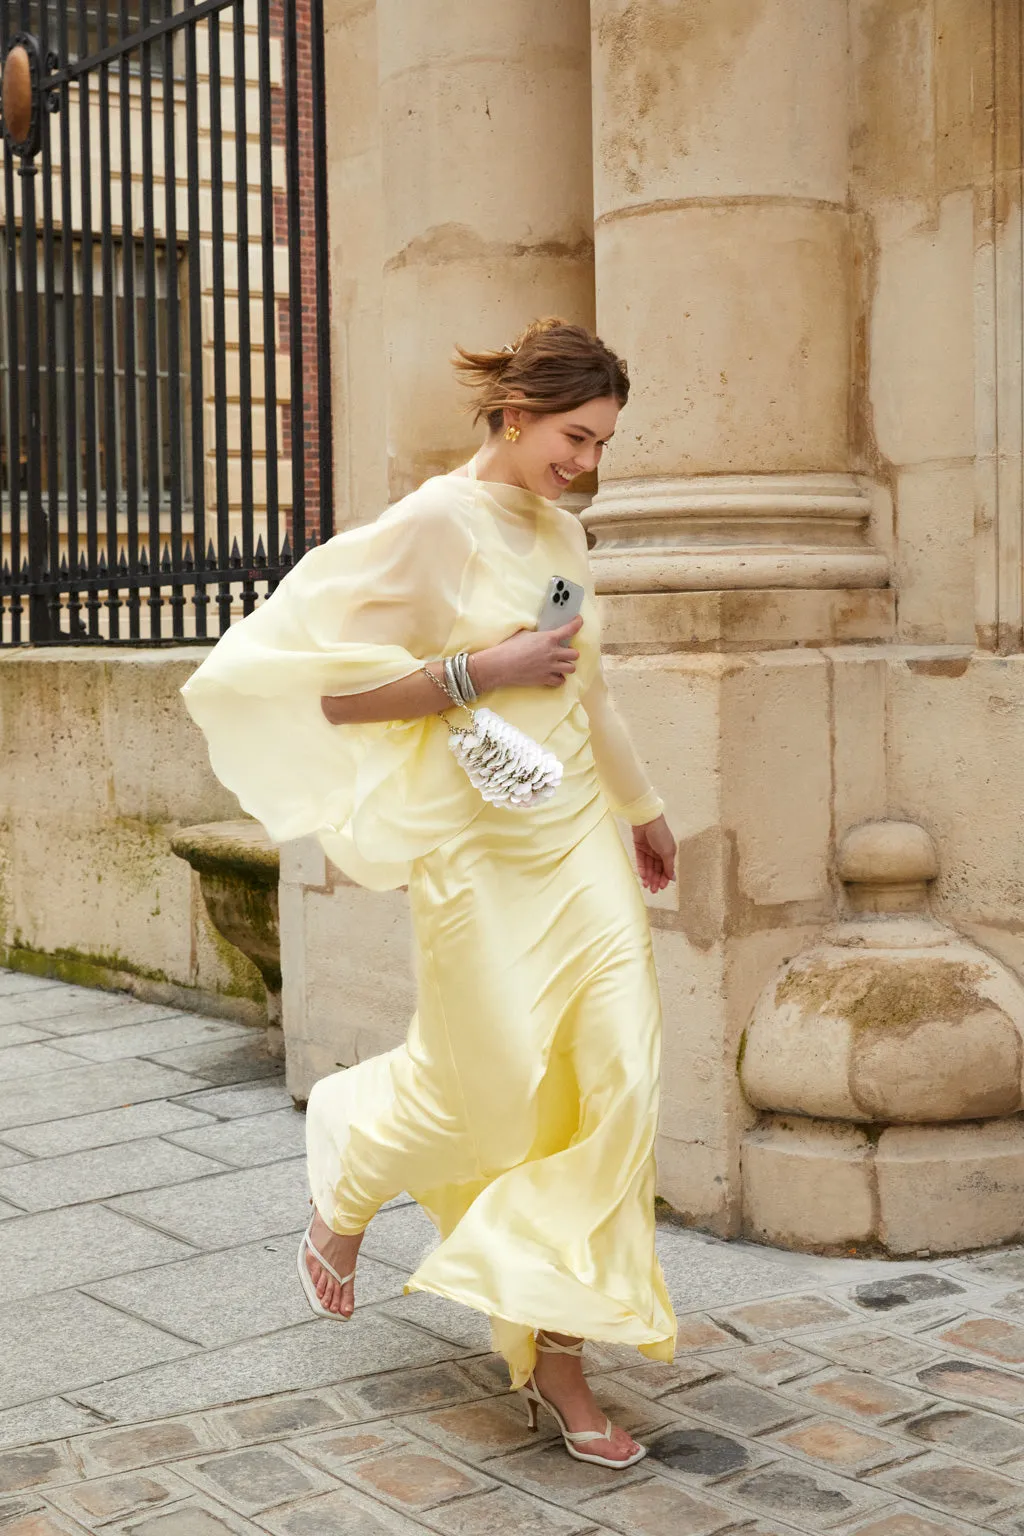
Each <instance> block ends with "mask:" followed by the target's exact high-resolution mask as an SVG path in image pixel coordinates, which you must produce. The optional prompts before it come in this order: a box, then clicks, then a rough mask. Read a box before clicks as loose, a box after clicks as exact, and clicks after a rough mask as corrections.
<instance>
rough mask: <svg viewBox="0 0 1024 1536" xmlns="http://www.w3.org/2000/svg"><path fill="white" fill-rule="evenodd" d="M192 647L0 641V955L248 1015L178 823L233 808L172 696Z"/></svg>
mask: <svg viewBox="0 0 1024 1536" xmlns="http://www.w3.org/2000/svg"><path fill="white" fill-rule="evenodd" d="M204 654H205V651H204V650H202V649H200V648H198V647H197V648H189V649H182V650H176V651H137V650H136V651H133V650H128V649H116V648H111V649H110V650H105V651H103V652H102V653H101V652H97V651H85V650H75V649H54V650H38V651H32V650H25V651H18V652H14V653H10V652H8V653H6V654H0V965H8V966H12V967H14V968H15V969H18V970H28V971H33V972H35V973H36V974H38V975H47V976H58V977H60V978H61V979H63V980H68V981H77V982H81V983H82V984H84V985H86V986H99V987H123V988H126V989H127V990H128V991H131V992H133V993H135V994H136V996H138V997H142V998H147V999H153V1000H156V1001H161V1002H172V1003H176V1004H180V1005H181V1006H183V1007H191V1008H196V1009H198V1010H199V1011H200V1012H206V1013H216V1014H223V1015H225V1016H229V1017H233V1018H239V1019H243V1020H246V1021H251V1022H253V1023H261V1022H263V1021H264V1020H265V1016H266V1002H265V998H266V994H265V991H264V987H263V982H262V980H261V978H260V975H259V972H258V971H257V970H256V969H255V967H254V966H252V965H251V964H250V962H249V961H248V960H246V959H245V958H244V957H243V956H242V955H241V954H239V952H238V951H237V950H235V949H233V948H232V947H231V946H230V945H228V944H226V943H225V942H224V940H223V939H222V938H221V937H220V935H219V934H218V933H217V932H216V931H215V929H214V928H213V927H212V925H211V924H210V922H209V919H208V918H207V916H206V910H205V907H204V905H203V901H202V897H201V896H200V894H199V885H198V880H199V877H198V875H195V874H194V873H193V871H192V870H191V869H190V868H189V866H188V865H187V864H185V863H183V862H182V860H181V859H179V858H176V857H175V856H174V854H172V852H171V850H170V846H169V838H170V836H171V834H172V833H173V832H174V831H176V830H177V828H178V827H181V826H188V825H192V824H194V823H197V822H208V821H216V820H220V819H224V818H231V817H237V816H238V814H239V811H238V803H237V801H236V800H235V798H234V796H233V795H231V794H229V793H228V791H227V790H225V789H223V788H222V787H221V786H220V785H219V784H218V783H217V781H216V780H215V779H214V777H213V775H212V773H211V772H210V768H209V764H208V761H207V755H206V746H205V743H204V742H203V739H202V737H201V736H200V734H199V731H198V730H197V729H196V727H195V726H194V725H193V724H192V721H191V720H190V719H189V717H188V715H187V714H186V712H185V708H184V705H183V704H182V701H181V699H180V698H179V696H178V690H179V688H180V687H181V685H182V684H183V683H184V681H185V680H186V678H187V677H189V676H190V675H191V673H192V672H193V671H194V670H195V668H196V666H197V665H198V663H199V661H200V660H201V658H202V656H203V655H204Z"/></svg>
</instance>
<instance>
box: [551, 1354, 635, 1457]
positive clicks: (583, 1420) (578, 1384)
mask: <svg viewBox="0 0 1024 1536" xmlns="http://www.w3.org/2000/svg"><path fill="white" fill-rule="evenodd" d="M538 1338H539V1339H550V1340H551V1341H552V1343H554V1344H577V1343H578V1342H579V1340H578V1339H574V1338H573V1337H572V1336H571V1335H570V1334H566V1333H545V1334H539V1335H538ZM533 1380H534V1383H535V1385H536V1387H537V1391H538V1392H539V1393H540V1394H541V1396H542V1397H546V1398H547V1399H548V1401H549V1402H550V1403H553V1404H554V1406H555V1407H556V1408H557V1409H558V1411H559V1413H560V1414H561V1415H562V1418H563V1419H564V1420H565V1422H566V1426H567V1427H568V1428H569V1429H570V1430H572V1431H574V1432H576V1431H579V1430H585V1429H596V1430H603V1429H604V1427H605V1424H606V1423H607V1422H608V1416H607V1414H605V1413H604V1412H603V1411H602V1409H601V1408H599V1407H598V1404H597V1399H596V1398H595V1397H594V1394H593V1392H591V1390H590V1387H589V1386H588V1385H587V1380H586V1377H585V1376H584V1374H583V1361H582V1359H581V1358H580V1356H579V1355H559V1354H552V1355H549V1354H547V1353H545V1352H542V1351H538V1353H537V1364H536V1365H535V1366H534V1371H533ZM585 1449H586V1451H587V1452H588V1454H591V1455H595V1456H607V1458H608V1460H609V1461H628V1460H629V1459H630V1457H631V1456H635V1455H636V1453H637V1451H639V1449H640V1447H639V1445H638V1444H637V1442H636V1441H635V1440H634V1439H633V1438H632V1436H630V1435H627V1433H626V1431H625V1430H624V1429H619V1428H617V1427H616V1428H615V1429H613V1430H612V1433H611V1435H610V1436H609V1437H608V1438H607V1439H601V1440H591V1441H588V1442H587V1443H586V1446H585Z"/></svg>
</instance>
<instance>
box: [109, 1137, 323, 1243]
mask: <svg viewBox="0 0 1024 1536" xmlns="http://www.w3.org/2000/svg"><path fill="white" fill-rule="evenodd" d="M308 1201H309V1194H308V1185H307V1182H306V1161H305V1158H291V1159H289V1161H288V1162H284V1163H274V1164H273V1165H272V1166H271V1167H269V1168H246V1169H244V1170H239V1171H237V1172H232V1173H219V1174H214V1175H212V1176H211V1177H207V1178H204V1179H201V1180H197V1181H196V1182H194V1183H191V1184H187V1185H184V1186H182V1185H173V1186H171V1187H169V1188H166V1189H153V1190H149V1191H147V1192H146V1193H145V1194H141V1195H125V1196H122V1197H121V1198H120V1199H117V1200H112V1201H111V1202H110V1209H111V1210H114V1211H121V1212H124V1213H125V1214H126V1215H130V1216H136V1217H139V1218H140V1219H141V1220H142V1221H145V1222H147V1223H148V1224H149V1225H151V1226H153V1227H157V1228H159V1229H160V1231H161V1232H166V1233H168V1234H169V1235H170V1236H172V1237H177V1238H181V1239H182V1241H184V1242H187V1243H192V1244H193V1245H194V1246H195V1247H197V1248H208V1249H212V1248H234V1247H237V1246H239V1245H240V1244H242V1243H246V1242H250V1241H252V1239H254V1238H259V1237H279V1236H281V1235H283V1234H284V1233H286V1232H295V1233H298V1232H300V1231H301V1230H302V1228H303V1227H304V1226H305V1225H306V1222H307V1221H308V1219H309V1204H308Z"/></svg>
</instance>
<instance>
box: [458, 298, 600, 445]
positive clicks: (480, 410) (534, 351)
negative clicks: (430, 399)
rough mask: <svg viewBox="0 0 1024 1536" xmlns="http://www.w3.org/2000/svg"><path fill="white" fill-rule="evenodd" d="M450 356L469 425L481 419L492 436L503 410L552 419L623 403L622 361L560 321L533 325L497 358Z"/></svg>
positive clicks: (461, 349) (475, 354)
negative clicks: (603, 403) (606, 402)
mask: <svg viewBox="0 0 1024 1536" xmlns="http://www.w3.org/2000/svg"><path fill="white" fill-rule="evenodd" d="M455 350H456V356H455V358H454V359H453V366H454V368H455V372H456V376H457V377H458V380H459V383H460V384H464V385H466V387H467V388H468V389H470V390H472V392H473V400H472V402H471V404H470V406H469V409H470V410H471V411H473V413H474V414H473V420H474V422H477V421H480V420H481V418H483V417H486V419H487V425H488V426H489V427H490V429H491V431H492V432H497V431H498V430H499V429H500V428H501V424H502V421H503V419H504V416H503V413H504V411H505V409H506V407H513V408H515V409H517V410H522V411H532V412H534V413H535V414H536V415H538V416H555V415H560V414H561V413H562V412H565V411H575V410H578V409H579V407H580V406H581V405H586V403H587V401H588V400H600V399H604V398H605V397H606V396H609V395H611V396H613V397H614V398H615V399H616V400H617V401H618V402H619V405H620V406H621V405H625V403H626V401H627V400H628V398H629V374H628V373H627V372H626V365H625V363H624V362H623V361H622V359H621V358H619V357H616V355H615V353H614V352H612V351H611V350H610V348H608V347H606V346H605V344H604V342H603V341H602V340H601V339H600V337H599V336H595V335H594V334H593V332H592V331H588V330H587V329H586V327H585V326H582V325H569V323H568V322H567V321H565V320H558V319H554V318H549V319H546V320H534V321H533V322H532V324H530V325H528V326H527V327H526V329H525V331H523V332H522V334H521V335H519V336H517V337H516V339H515V341H514V342H512V343H511V344H510V345H508V346H505V347H503V348H502V349H501V351H500V352H469V351H467V350H466V348H465V347H456V349H455Z"/></svg>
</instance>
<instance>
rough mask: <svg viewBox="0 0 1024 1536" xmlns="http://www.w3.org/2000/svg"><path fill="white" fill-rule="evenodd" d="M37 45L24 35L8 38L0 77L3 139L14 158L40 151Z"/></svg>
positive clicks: (38, 61) (32, 39)
mask: <svg viewBox="0 0 1024 1536" xmlns="http://www.w3.org/2000/svg"><path fill="white" fill-rule="evenodd" d="M41 73H42V71H41V69H40V60H39V44H38V43H37V42H36V40H35V38H34V37H31V36H29V34H28V33H27V32H21V33H19V34H18V35H17V36H16V37H14V38H12V39H11V44H10V47H9V48H8V50H7V55H6V57H5V59H4V67H3V75H2V76H0V111H2V113H3V129H4V138H5V140H6V141H7V143H8V144H9V145H10V147H11V149H12V150H13V151H14V153H15V154H16V155H21V156H22V157H30V156H32V155H34V154H35V153H36V152H37V150H38V149H39V82H40V76H41Z"/></svg>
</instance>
